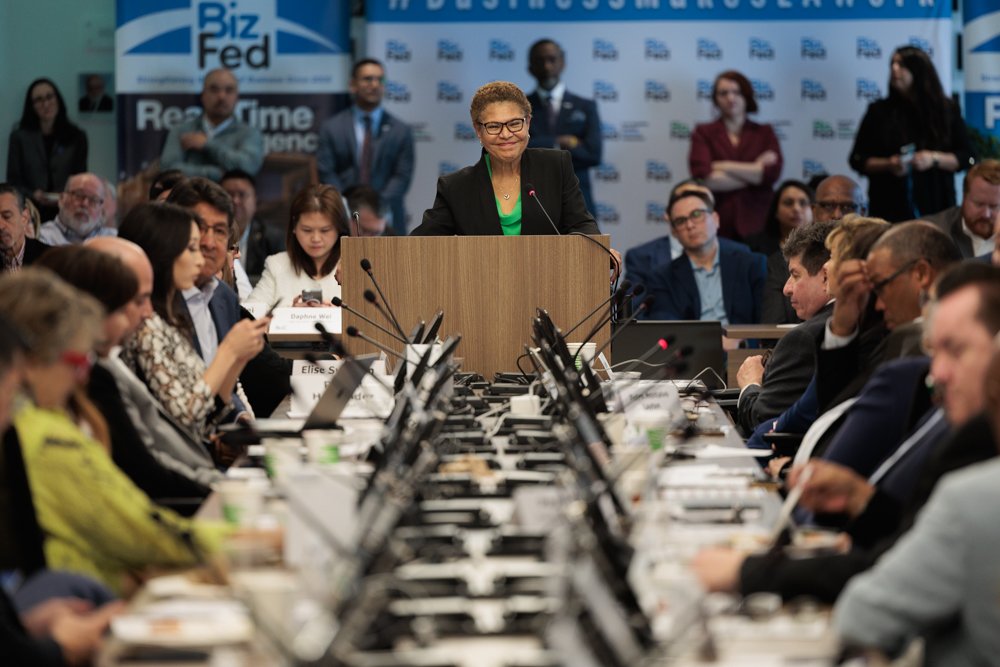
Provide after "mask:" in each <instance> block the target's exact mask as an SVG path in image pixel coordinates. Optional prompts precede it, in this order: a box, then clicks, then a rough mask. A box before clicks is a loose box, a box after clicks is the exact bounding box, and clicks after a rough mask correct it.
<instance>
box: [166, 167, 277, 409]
mask: <svg viewBox="0 0 1000 667" xmlns="http://www.w3.org/2000/svg"><path fill="white" fill-rule="evenodd" d="M167 201H168V202H169V203H172V204H177V205H179V206H183V207H184V208H187V209H190V210H191V211H193V212H194V213H197V214H198V216H199V217H200V218H201V220H202V223H203V224H202V229H201V254H202V256H203V257H204V258H205V263H204V265H203V266H202V270H201V275H200V276H198V279H197V280H196V281H195V286H194V287H192V288H191V289H189V290H185V291H184V292H183V293H182V296H183V297H184V305H185V307H186V308H187V310H188V314H189V315H190V316H191V321H192V323H193V324H194V332H195V340H194V346H195V349H196V350H198V354H200V355H201V357H202V358H203V359H204V360H205V362H206V363H211V360H212V359H213V358H214V357H215V352H216V350H217V349H218V346H219V343H220V342H221V341H222V339H223V338H225V337H226V334H227V333H229V330H230V329H232V328H233V326H234V325H235V324H236V323H237V322H239V321H240V320H241V319H243V317H250V315H249V313H246V311H244V310H243V309H241V308H240V304H239V297H237V296H236V293H235V292H234V291H233V290H232V289H231V288H230V287H229V286H228V285H226V284H225V283H223V282H222V281H220V280H219V279H218V278H217V275H218V274H219V272H220V271H221V270H222V267H223V265H224V264H225V262H226V259H227V258H226V251H227V250H228V248H229V239H230V235H231V234H232V228H233V224H234V222H233V203H232V200H231V199H230V198H229V195H227V194H226V191H225V190H223V189H222V187H221V186H219V185H217V184H215V183H213V182H212V181H210V180H208V179H206V178H197V177H196V178H190V179H188V180H187V181H184V182H182V183H178V184H177V185H176V186H175V187H174V188H173V190H171V192H170V197H168V198H167ZM291 373H292V368H291V362H289V361H288V360H286V359H282V358H281V357H279V356H278V354H277V353H276V352H275V351H274V350H273V349H271V346H270V345H267V344H265V345H264V349H263V350H261V352H260V353H259V354H258V355H257V356H256V357H254V358H253V359H251V360H250V362H249V363H247V365H246V368H244V369H243V372H242V373H241V374H240V381H239V384H238V385H237V388H238V391H237V398H239V399H240V403H244V402H243V400H242V399H243V397H241V396H239V394H240V393H241V392H240V391H239V388H240V387H242V390H243V392H245V398H246V400H247V401H248V402H249V403H250V405H251V406H252V408H253V410H254V413H255V414H256V415H259V416H261V417H269V416H270V415H271V413H272V412H274V409H275V408H276V407H277V406H278V404H280V403H281V401H282V400H284V398H285V397H286V396H287V395H288V394H289V393H290V392H291V383H290V377H291Z"/></svg>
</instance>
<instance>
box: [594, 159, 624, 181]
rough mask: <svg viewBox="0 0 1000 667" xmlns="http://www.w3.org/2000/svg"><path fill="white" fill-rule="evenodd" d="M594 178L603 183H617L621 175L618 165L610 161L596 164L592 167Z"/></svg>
mask: <svg viewBox="0 0 1000 667" xmlns="http://www.w3.org/2000/svg"><path fill="white" fill-rule="evenodd" d="M594 178H596V179H597V180H599V181H601V182H604V183H617V182H619V181H620V180H622V175H621V173H620V172H619V171H618V167H616V166H615V165H613V164H611V163H610V162H605V163H602V164H599V165H597V167H596V168H595V169H594Z"/></svg>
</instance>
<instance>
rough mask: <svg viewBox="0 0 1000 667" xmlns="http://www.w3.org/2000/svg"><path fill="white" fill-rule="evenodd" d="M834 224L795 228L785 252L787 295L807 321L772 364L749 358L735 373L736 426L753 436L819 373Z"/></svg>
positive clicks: (782, 344)
mask: <svg viewBox="0 0 1000 667" xmlns="http://www.w3.org/2000/svg"><path fill="white" fill-rule="evenodd" d="M835 225H836V223H834V222H814V223H813V224H811V225H806V226H805V227H797V228H796V229H794V230H793V231H792V233H791V234H789V236H788V239H786V240H785V245H784V247H783V248H782V253H784V255H785V258H786V259H787V260H788V269H789V274H790V275H789V278H788V282H787V283H785V295H787V296H788V297H789V298H791V300H792V308H794V309H795V314H796V315H798V316H799V317H800V318H801V319H803V320H805V321H804V322H803V323H802V324H800V325H799V326H797V327H795V328H794V329H792V330H791V331H789V332H788V333H787V334H785V336H784V337H783V338H782V339H781V340H779V341H778V344H777V345H775V346H774V350H773V352H772V354H771V357H770V359H768V360H767V362H766V366H765V360H764V357H763V356H753V357H747V359H746V361H744V362H743V365H742V366H740V369H739V371H738V372H737V374H736V380H737V382H739V386H740V398H739V403H738V410H737V423H738V425H739V426H740V427H741V428H742V429H743V430H744V432H745V433H751V432H753V430H754V429H755V428H756V427H757V425H758V424H760V423H761V422H762V421H764V420H765V419H773V418H774V417H777V416H778V415H780V414H781V413H782V412H784V411H785V410H787V409H788V408H789V407H791V405H792V404H793V403H794V402H795V401H796V400H798V398H799V397H800V396H802V393H803V392H804V391H805V390H806V387H807V386H808V385H809V382H810V380H812V376H813V373H814V372H815V370H816V338H817V336H819V335H820V334H821V333H822V331H823V327H824V326H826V318H827V317H829V315H830V312H831V311H832V310H833V301H832V299H831V298H830V295H829V293H828V291H827V267H826V263H827V261H828V260H829V259H830V249H829V248H827V247H826V237H827V235H828V234H829V233H830V231H831V230H832V229H833V228H834V226H835Z"/></svg>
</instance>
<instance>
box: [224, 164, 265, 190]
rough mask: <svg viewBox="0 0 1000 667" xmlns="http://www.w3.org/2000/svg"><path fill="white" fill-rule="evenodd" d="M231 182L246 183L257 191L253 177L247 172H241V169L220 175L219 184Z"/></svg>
mask: <svg viewBox="0 0 1000 667" xmlns="http://www.w3.org/2000/svg"><path fill="white" fill-rule="evenodd" d="M231 180H237V181H246V182H247V183H249V184H250V187H252V188H253V189H254V190H256V189H257V181H256V180H254V177H253V175H251V174H250V173H249V172H246V171H243V170H242V169H230V170H229V171H227V172H226V173H224V174H223V175H222V178H220V179H219V183H225V182H226V181H231Z"/></svg>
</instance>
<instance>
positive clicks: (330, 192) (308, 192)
mask: <svg viewBox="0 0 1000 667" xmlns="http://www.w3.org/2000/svg"><path fill="white" fill-rule="evenodd" d="M304 213H321V214H323V215H325V216H326V217H328V218H329V219H330V221H331V222H332V223H333V226H334V228H335V229H336V230H337V242H336V243H334V245H333V251H332V252H331V253H330V256H329V257H327V259H326V262H324V263H323V266H322V267H320V275H319V276H316V275H314V274H315V271H316V265H315V263H314V262H313V260H312V258H311V257H310V256H309V255H308V254H307V253H306V251H305V249H304V248H303V247H302V246H301V245H299V240H298V239H297V238H295V227H296V226H297V225H298V224H299V219H300V218H301V217H302V214H304ZM350 234H351V232H350V229H349V228H348V226H347V209H345V208H344V198H343V197H341V196H340V192H338V191H337V188H335V187H333V186H332V185H310V186H308V187H307V188H305V189H304V190H302V191H301V192H299V194H297V195H295V199H293V200H292V206H291V211H290V215H289V219H288V231H287V232H285V248H286V249H287V251H288V259H289V260H290V261H291V263H292V268H293V269H295V273H296V275H297V274H299V273H301V272H302V271H305V272H306V275H308V276H312V277H315V278H320V277H322V276H328V275H330V274H331V273H333V270H334V269H335V268H336V266H337V262H339V261H340V241H341V240H342V239H343V238H344V237H345V236H350Z"/></svg>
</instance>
